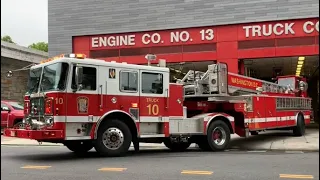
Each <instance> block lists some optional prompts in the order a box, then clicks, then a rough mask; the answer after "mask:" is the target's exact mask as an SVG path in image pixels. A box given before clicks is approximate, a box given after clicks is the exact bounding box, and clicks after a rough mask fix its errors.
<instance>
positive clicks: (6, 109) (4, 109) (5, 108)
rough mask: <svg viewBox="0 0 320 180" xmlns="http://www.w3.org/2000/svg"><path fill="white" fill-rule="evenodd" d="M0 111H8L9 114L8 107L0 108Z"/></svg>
mask: <svg viewBox="0 0 320 180" xmlns="http://www.w3.org/2000/svg"><path fill="white" fill-rule="evenodd" d="M1 111H8V112H10V109H9V108H8V107H1Z"/></svg>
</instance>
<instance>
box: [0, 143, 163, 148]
mask: <svg viewBox="0 0 320 180" xmlns="http://www.w3.org/2000/svg"><path fill="white" fill-rule="evenodd" d="M1 146H21V147H34V146H36V147H41V146H48V147H50V146H56V147H63V146H64V145H62V144H61V145H60V144H59V145H57V144H52V145H51V144H42V145H39V144H1ZM130 147H133V146H130ZM140 147H142V148H145V147H147V148H154V149H158V148H165V147H164V146H140Z"/></svg>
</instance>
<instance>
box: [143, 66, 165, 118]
mask: <svg viewBox="0 0 320 180" xmlns="http://www.w3.org/2000/svg"><path fill="white" fill-rule="evenodd" d="M140 77H141V78H140V79H141V82H140V87H141V88H140V111H141V112H140V122H142V123H143V122H163V121H164V118H165V117H168V109H169V107H168V106H169V103H168V102H169V72H154V71H148V70H140Z"/></svg>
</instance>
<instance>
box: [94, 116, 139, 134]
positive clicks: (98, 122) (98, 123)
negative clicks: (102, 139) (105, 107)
mask: <svg viewBox="0 0 320 180" xmlns="http://www.w3.org/2000/svg"><path fill="white" fill-rule="evenodd" d="M112 113H123V114H126V115H128V116H129V117H130V119H131V120H132V121H133V123H134V124H136V122H135V120H134V119H133V118H132V116H131V115H130V114H129V113H127V112H125V111H121V110H112V111H108V112H107V113H105V114H104V115H102V116H101V117H100V118H99V120H98V121H97V124H96V127H95V130H94V139H97V133H98V128H99V125H100V123H101V122H102V120H103V119H104V118H105V117H107V116H108V115H110V114H112ZM136 131H137V134H138V129H136Z"/></svg>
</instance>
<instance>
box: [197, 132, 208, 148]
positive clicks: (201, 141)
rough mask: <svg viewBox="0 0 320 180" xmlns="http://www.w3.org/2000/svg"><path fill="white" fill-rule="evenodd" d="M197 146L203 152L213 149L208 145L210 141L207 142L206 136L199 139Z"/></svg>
mask: <svg viewBox="0 0 320 180" xmlns="http://www.w3.org/2000/svg"><path fill="white" fill-rule="evenodd" d="M197 145H198V146H199V148H200V149H201V150H203V151H210V150H211V147H210V146H209V143H208V140H207V137H206V136H203V137H199V138H198V139H197Z"/></svg>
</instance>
